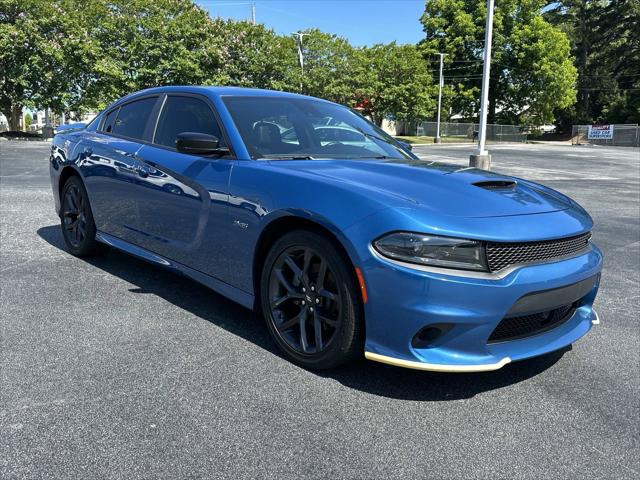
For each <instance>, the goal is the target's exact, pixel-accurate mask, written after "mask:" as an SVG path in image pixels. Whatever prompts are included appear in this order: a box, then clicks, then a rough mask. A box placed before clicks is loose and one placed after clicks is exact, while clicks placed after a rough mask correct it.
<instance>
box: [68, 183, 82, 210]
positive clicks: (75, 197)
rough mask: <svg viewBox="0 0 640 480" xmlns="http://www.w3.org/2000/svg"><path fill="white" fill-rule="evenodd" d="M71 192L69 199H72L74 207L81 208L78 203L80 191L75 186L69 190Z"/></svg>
mask: <svg viewBox="0 0 640 480" xmlns="http://www.w3.org/2000/svg"><path fill="white" fill-rule="evenodd" d="M69 193H70V197H69V199H70V200H71V206H72V207H73V208H75V209H76V210H80V206H79V204H78V193H77V190H76V189H75V188H72V189H70V190H69Z"/></svg>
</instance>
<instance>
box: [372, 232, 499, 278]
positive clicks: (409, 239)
mask: <svg viewBox="0 0 640 480" xmlns="http://www.w3.org/2000/svg"><path fill="white" fill-rule="evenodd" d="M373 246H374V247H375V249H376V250H377V251H378V252H380V253H381V254H382V255H384V256H385V257H388V258H392V259H394V260H401V261H403V262H410V263H417V264H420V265H430V266H434V267H444V268H457V269H461V270H482V271H487V270H488V269H487V264H486V256H485V253H484V247H483V246H482V243H481V242H476V241H474V240H465V239H462V238H451V237H438V236H436V235H426V234H422V233H410V232H397V233H390V234H388V235H385V236H384V237H381V238H379V239H378V240H376V241H374V242H373Z"/></svg>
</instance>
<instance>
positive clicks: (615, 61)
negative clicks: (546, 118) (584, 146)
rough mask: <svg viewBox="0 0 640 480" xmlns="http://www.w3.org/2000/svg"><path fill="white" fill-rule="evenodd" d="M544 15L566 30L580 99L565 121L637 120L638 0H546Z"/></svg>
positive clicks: (565, 114)
mask: <svg viewBox="0 0 640 480" xmlns="http://www.w3.org/2000/svg"><path fill="white" fill-rule="evenodd" d="M545 17H546V18H547V19H548V20H549V22H551V23H553V24H554V25H557V26H558V27H559V28H562V30H563V31H565V32H566V34H567V36H568V37H569V40H570V42H571V48H572V52H573V54H574V56H575V58H576V67H577V69H578V79H579V81H578V100H577V102H576V104H575V106H573V107H570V108H568V109H565V110H563V111H560V112H558V113H559V116H560V117H561V119H562V120H563V122H564V123H567V124H571V123H593V122H599V123H640V30H639V29H638V27H637V26H638V25H639V24H640V0H612V1H602V0H562V1H557V2H550V3H549V5H548V6H547V8H546V9H545Z"/></svg>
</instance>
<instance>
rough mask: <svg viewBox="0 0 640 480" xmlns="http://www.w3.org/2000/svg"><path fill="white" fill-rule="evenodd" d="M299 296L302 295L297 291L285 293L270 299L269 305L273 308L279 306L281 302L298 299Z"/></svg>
mask: <svg viewBox="0 0 640 480" xmlns="http://www.w3.org/2000/svg"><path fill="white" fill-rule="evenodd" d="M301 298H304V295H302V294H298V293H286V294H285V295H283V296H282V297H280V298H277V299H275V300H272V301H271V306H272V307H273V308H279V307H280V306H281V305H282V304H283V303H285V302H286V301H288V300H299V299H301Z"/></svg>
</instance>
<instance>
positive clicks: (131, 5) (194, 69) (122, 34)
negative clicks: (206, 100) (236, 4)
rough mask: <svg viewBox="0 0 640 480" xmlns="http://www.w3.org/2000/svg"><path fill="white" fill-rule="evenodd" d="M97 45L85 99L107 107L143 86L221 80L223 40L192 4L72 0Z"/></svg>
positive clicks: (175, 0) (164, 0) (160, 0)
mask: <svg viewBox="0 0 640 480" xmlns="http://www.w3.org/2000/svg"><path fill="white" fill-rule="evenodd" d="M72 3H74V4H76V5H75V9H76V11H77V12H80V15H81V16H82V17H83V19H84V23H85V25H87V26H88V33H89V36H90V37H91V38H92V39H93V40H94V41H95V42H97V45H98V47H99V48H98V50H97V51H96V52H95V58H94V66H93V68H92V71H91V74H92V76H93V79H92V82H90V83H89V85H88V87H87V89H86V91H85V97H86V98H87V103H88V105H87V106H88V107H92V108H96V107H102V106H104V105H105V104H106V103H109V102H110V101H112V100H114V99H115V98H117V97H119V96H121V95H123V94H125V93H130V92H133V91H135V90H140V89H143V88H148V87H154V86H160V85H174V84H178V85H179V84H203V83H211V82H214V83H215V82H217V81H220V80H221V79H224V78H225V77H224V76H222V75H220V74H219V69H220V61H221V51H220V50H221V37H220V36H219V35H216V29H215V25H214V24H213V23H212V22H211V21H210V19H209V17H208V15H207V14H206V12H204V11H203V10H201V9H200V8H198V7H197V6H195V5H194V4H193V3H192V2H191V1H189V0H153V1H149V0H91V1H89V2H83V1H81V0H73V2H72Z"/></svg>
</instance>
